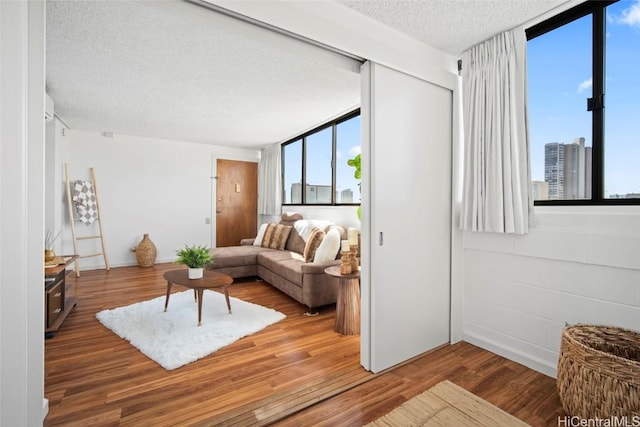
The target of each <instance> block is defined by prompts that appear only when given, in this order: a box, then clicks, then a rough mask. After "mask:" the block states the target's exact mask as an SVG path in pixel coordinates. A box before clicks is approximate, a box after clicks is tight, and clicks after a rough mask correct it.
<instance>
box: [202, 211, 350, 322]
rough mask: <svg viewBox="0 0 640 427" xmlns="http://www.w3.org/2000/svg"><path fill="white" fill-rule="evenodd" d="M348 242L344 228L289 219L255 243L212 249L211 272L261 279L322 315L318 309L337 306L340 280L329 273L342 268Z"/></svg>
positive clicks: (265, 231) (264, 232) (295, 217)
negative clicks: (341, 257) (342, 248)
mask: <svg viewBox="0 0 640 427" xmlns="http://www.w3.org/2000/svg"><path fill="white" fill-rule="evenodd" d="M299 221H300V222H299ZM268 236H269V237H268ZM346 236H347V230H346V229H345V228H344V227H341V226H339V225H335V224H331V223H329V222H327V221H314V220H305V219H303V218H302V216H301V215H300V214H292V213H285V214H283V215H282V218H281V220H280V223H279V224H278V225H276V224H272V225H267V224H264V225H262V226H261V227H260V232H259V233H258V236H256V238H255V239H244V240H242V242H240V243H241V244H240V246H231V247H223V248H215V249H212V250H211V253H212V255H213V260H212V261H211V263H210V264H209V265H208V266H207V268H208V269H210V270H214V271H218V272H221V273H224V274H227V275H229V276H231V277H233V278H239V277H251V276H258V277H260V278H262V279H263V280H264V281H266V282H267V283H269V284H271V285H272V286H274V287H276V288H278V289H279V290H280V291H282V292H284V293H285V294H287V295H289V296H290V297H292V298H293V299H295V300H297V301H298V302H300V303H302V304H304V305H306V306H307V307H309V311H308V314H316V313H317V307H320V306H324V305H328V304H334V303H335V302H336V299H337V290H338V280H337V279H336V278H333V277H330V276H329V275H327V274H325V272H324V270H325V268H327V267H329V266H332V265H338V264H340V261H339V255H340V254H339V248H340V241H342V240H344V239H346V238H347V237H346ZM267 239H270V241H269V242H268V241H267ZM277 239H279V241H276V240H277ZM310 240H313V242H312V241H310ZM313 246H317V247H315V248H313ZM311 249H313V252H314V253H313V254H310V253H309V252H310V250H311ZM305 255H306V256H307V259H306V260H305ZM311 255H312V257H311ZM311 258H313V259H311Z"/></svg>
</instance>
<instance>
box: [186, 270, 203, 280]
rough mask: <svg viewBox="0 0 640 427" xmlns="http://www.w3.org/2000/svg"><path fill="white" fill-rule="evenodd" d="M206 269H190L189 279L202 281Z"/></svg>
mask: <svg viewBox="0 0 640 427" xmlns="http://www.w3.org/2000/svg"><path fill="white" fill-rule="evenodd" d="M202 276H204V268H189V279H202Z"/></svg>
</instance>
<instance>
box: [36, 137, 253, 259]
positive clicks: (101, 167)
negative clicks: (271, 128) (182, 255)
mask: <svg viewBox="0 0 640 427" xmlns="http://www.w3.org/2000/svg"><path fill="white" fill-rule="evenodd" d="M64 134H65V135H62V128H61V127H60V128H59V129H58V130H57V135H56V144H57V145H58V146H59V147H62V148H60V149H59V150H58V151H57V152H58V156H59V157H58V158H57V159H56V165H55V167H56V168H57V169H58V170H59V173H58V175H59V181H58V183H56V184H55V188H60V193H62V189H63V182H64V177H63V175H62V170H63V165H64V163H65V162H68V164H69V175H70V179H71V180H76V179H89V178H90V169H89V168H91V167H93V168H94V172H95V175H96V183H97V187H98V196H99V202H100V209H101V213H102V226H103V231H104V236H105V242H106V246H107V256H108V260H109V263H110V264H111V266H112V267H119V266H126V265H136V264H137V263H136V259H135V253H133V252H131V248H133V247H135V246H137V244H138V243H140V240H141V239H142V236H143V234H145V233H148V234H149V237H150V238H151V240H152V241H153V242H154V244H155V245H156V248H157V250H158V256H157V260H156V262H170V261H173V260H175V259H176V253H175V251H176V250H177V249H180V248H181V247H183V246H184V245H185V244H189V245H191V244H206V245H213V244H214V243H215V215H214V214H213V211H212V200H213V197H215V181H214V180H213V179H212V178H211V177H212V176H215V173H216V171H215V166H216V160H217V158H225V159H233V160H242V161H255V162H257V161H259V158H260V152H259V150H247V149H237V148H229V147H219V146H212V145H206V144H197V143H189V142H183V141H170V140H162V139H156V138H142V137H135V136H127V135H118V134H116V135H114V136H113V138H108V137H105V136H104V135H103V134H102V133H100V132H88V131H79V130H66V131H65V132H64ZM47 215H54V216H55V217H56V218H58V221H62V223H59V224H57V228H58V227H64V228H65V231H64V233H63V237H62V239H61V240H62V241H61V242H60V243H59V244H60V246H59V247H60V249H58V248H56V251H60V250H61V251H63V252H65V253H70V251H72V241H71V232H70V229H69V227H68V222H69V220H68V210H67V202H66V199H65V196H64V194H61V195H60V197H59V198H58V199H57V204H56V206H55V208H53V209H52V210H51V211H49V208H48V209H47ZM206 218H211V224H206ZM76 234H77V235H92V234H97V227H96V225H95V224H93V225H91V226H86V225H84V224H83V223H80V222H76ZM79 245H80V246H79V250H78V252H80V253H81V254H89V253H96V252H98V251H99V241H98V240H97V239H96V240H90V241H85V242H80V243H79ZM80 268H81V270H82V269H96V268H104V263H103V260H102V257H95V258H86V259H83V260H81V261H80Z"/></svg>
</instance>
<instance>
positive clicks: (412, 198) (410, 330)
mask: <svg viewBox="0 0 640 427" xmlns="http://www.w3.org/2000/svg"><path fill="white" fill-rule="evenodd" d="M362 80H363V91H362V92H363V99H362V113H361V115H362V121H363V144H362V145H363V147H362V150H363V154H362V155H363V174H364V175H363V180H362V185H363V220H362V228H363V248H367V250H366V252H365V253H363V263H362V264H363V271H362V326H363V327H362V330H363V334H362V364H363V366H364V367H365V368H367V369H370V370H371V371H373V372H379V371H381V370H383V369H386V368H388V367H390V366H393V365H396V364H398V363H400V362H403V361H405V360H407V359H410V358H412V357H414V356H416V355H418V354H421V353H423V352H425V351H428V350H430V349H432V348H435V347H437V346H439V345H442V344H445V343H447V342H449V331H450V282H451V280H450V265H451V150H452V92H451V91H450V90H448V89H445V88H442V87H440V86H436V85H434V84H431V83H428V82H426V81H423V80H420V79H418V78H415V77H412V76H409V75H407V74H403V73H401V72H398V71H395V70H392V69H389V68H386V67H384V66H381V65H378V64H375V63H367V64H365V65H363V68H362Z"/></svg>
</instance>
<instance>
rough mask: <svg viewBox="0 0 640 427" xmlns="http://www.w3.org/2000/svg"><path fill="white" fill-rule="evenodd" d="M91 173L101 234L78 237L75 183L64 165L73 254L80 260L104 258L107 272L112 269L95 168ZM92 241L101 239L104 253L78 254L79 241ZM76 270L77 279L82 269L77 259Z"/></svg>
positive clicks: (67, 167) (66, 165) (67, 166)
mask: <svg viewBox="0 0 640 427" xmlns="http://www.w3.org/2000/svg"><path fill="white" fill-rule="evenodd" d="M89 170H90V171H91V184H92V185H93V192H94V194H95V197H96V210H97V212H98V216H97V218H96V219H95V221H94V222H97V223H98V230H99V233H98V234H97V235H93V236H80V237H78V236H77V235H76V226H75V223H76V222H78V221H80V219H78V218H76V217H75V215H74V212H75V209H74V206H73V199H72V196H71V186H72V185H73V183H72V182H71V181H70V180H69V165H68V164H67V163H65V164H64V178H65V181H66V187H67V203H68V204H69V220H70V223H71V236H72V237H73V253H74V254H77V255H78V258H91V257H96V256H102V257H103V259H104V266H105V268H106V269H107V270H109V269H110V267H109V261H108V260H107V249H106V247H105V244H104V232H103V231H102V215H101V213H100V200H99V198H98V186H97V184H96V176H95V172H94V170H93V168H90V169H89ZM91 239H100V245H101V246H102V252H98V253H93V254H88V255H80V254H79V253H78V240H91ZM74 270H75V272H76V277H80V267H79V265H78V259H76V261H75V264H74Z"/></svg>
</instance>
